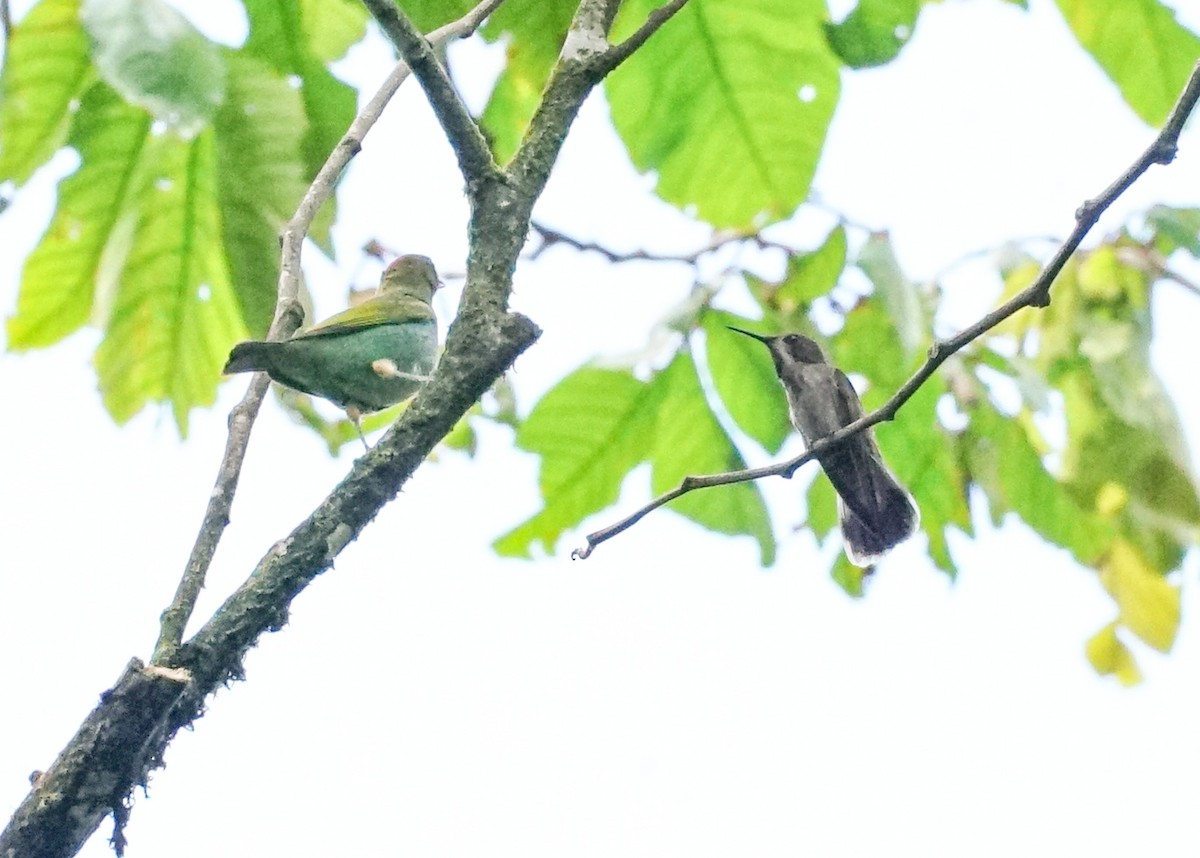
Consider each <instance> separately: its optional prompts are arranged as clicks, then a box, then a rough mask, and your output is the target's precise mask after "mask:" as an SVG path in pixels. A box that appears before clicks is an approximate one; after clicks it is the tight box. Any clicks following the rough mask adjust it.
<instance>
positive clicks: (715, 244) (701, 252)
mask: <svg viewBox="0 0 1200 858" xmlns="http://www.w3.org/2000/svg"><path fill="white" fill-rule="evenodd" d="M529 227H530V229H531V230H532V231H533V232H534V233H535V234H536V235H537V237H538V240H539V241H540V242H541V243H540V244H539V245H538V246H537V247H536V248H535V249H534V250H533V252H532V253H530V254H529V258H530V259H537V258H538V257H539V256H541V255H542V254H543V253H545V252H546V251H547V250H549V249H550V248H551V247H553V246H554V245H556V244H563V245H566V246H567V247H571V248H574V249H575V250H578V251H581V252H588V251H590V252H592V253H598V254H600V255H601V256H603V257H604V258H605V259H607V260H608V261H609V262H613V263H618V262H635V261H636V262H682V263H684V264H687V265H695V264H696V263H697V262H698V261H699V260H700V257H702V256H706V255H707V254H709V253H714V252H716V251H718V250H721V249H722V248H724V247H728V246H729V245H731V244H741V243H743V242H750V243H753V244H754V245H755V246H756V247H758V248H759V249H761V250H767V249H772V250H782V251H783V252H784V253H786V254H788V255H789V256H791V255H794V254H795V253H796V252H797V251H796V249H795V248H792V247H789V246H788V245H786V244H782V243H780V242H777V241H771V240H770V239H767V238H764V237H763V236H762V235H761V234H760V233H756V232H752V233H745V232H728V231H723V232H718V233H716V234H715V235H713V237H712V240H711V241H709V242H708V243H707V244H705V245H704V246H703V247H700V248H698V249H697V250H693V251H691V252H689V253H656V252H654V251H652V250H646V249H645V248H639V249H637V250H629V251H619V250H613V249H612V248H611V247H606V246H605V245H602V244H597V243H596V242H593V241H584V240H583V239H581V238H575V237H574V236H571V235H567V234H566V233H564V232H559V231H558V230H556V229H554V228H553V227H549V226H546V225H545V224H540V223H538V222H537V221H531V222H530V224H529Z"/></svg>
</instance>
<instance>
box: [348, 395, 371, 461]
mask: <svg viewBox="0 0 1200 858" xmlns="http://www.w3.org/2000/svg"><path fill="white" fill-rule="evenodd" d="M346 416H347V417H349V418H350V422H351V423H353V424H354V431H355V432H357V433H358V439H359V440H360V441H362V444H363V449H364V450H370V449H371V445H370V444H368V443H367V436H366V435H364V434H363V430H362V422H361V421H362V416H363V413H362V411H361V410H360V409H359V408H357V407H355V406H353V405H347V406H346Z"/></svg>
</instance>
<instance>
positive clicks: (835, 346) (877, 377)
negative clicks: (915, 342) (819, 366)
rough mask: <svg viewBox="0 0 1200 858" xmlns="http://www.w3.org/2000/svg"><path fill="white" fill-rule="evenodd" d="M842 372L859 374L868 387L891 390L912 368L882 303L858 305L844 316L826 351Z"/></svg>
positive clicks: (870, 302)
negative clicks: (869, 384) (862, 376)
mask: <svg viewBox="0 0 1200 858" xmlns="http://www.w3.org/2000/svg"><path fill="white" fill-rule="evenodd" d="M827 351H828V352H829V353H830V355H831V356H832V359H833V362H834V363H835V364H837V366H839V367H841V369H842V371H843V372H847V373H861V374H862V375H865V376H866V377H867V381H869V382H871V384H872V386H875V387H880V388H882V389H884V390H895V389H896V388H898V387H899V386H900V385H901V384H903V383H904V382H905V381H906V380H907V379H908V375H909V370H910V369H913V368H915V367H914V366H913V361H912V359H911V358H912V356H911V354H905V350H904V349H903V348H902V347H901V345H900V340H899V337H898V336H897V333H896V327H895V325H894V324H893V323H892V320H891V319H890V318H889V317H888V314H887V312H886V310H885V309H884V307H883V303H882V301H878V300H866V301H860V302H859V303H858V304H857V305H856V306H855V307H854V309H853V310H851V311H850V312H849V313H847V314H846V323H845V324H844V325H843V326H842V329H841V330H840V331H838V333H837V335H836V336H835V337H834V338H833V339H832V341H831V342H830V344H829V349H828V350H827Z"/></svg>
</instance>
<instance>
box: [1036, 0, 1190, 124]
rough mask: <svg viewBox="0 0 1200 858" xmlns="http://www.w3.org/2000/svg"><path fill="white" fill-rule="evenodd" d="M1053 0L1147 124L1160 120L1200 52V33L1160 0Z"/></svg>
mask: <svg viewBox="0 0 1200 858" xmlns="http://www.w3.org/2000/svg"><path fill="white" fill-rule="evenodd" d="M1057 2H1058V8H1059V11H1060V12H1062V16H1063V18H1064V19H1066V22H1067V26H1069V27H1070V28H1071V32H1073V33H1074V34H1075V38H1076V39H1078V40H1079V44H1080V45H1082V46H1083V48H1084V50H1086V51H1087V52H1088V53H1090V54H1091V55H1092V56H1093V57H1094V58H1095V60H1096V62H1097V63H1099V64H1100V67H1101V68H1102V69H1104V73H1105V74H1107V75H1108V76H1109V78H1110V79H1111V80H1112V82H1113V83H1115V84H1116V85H1117V88H1118V89H1119V90H1120V91H1121V96H1122V97H1123V98H1124V99H1125V102H1126V103H1127V104H1128V105H1129V106H1130V107H1132V108H1133V111H1134V113H1136V114H1137V115H1138V116H1139V117H1141V119H1142V121H1144V122H1146V123H1147V124H1149V125H1153V126H1159V125H1162V123H1163V121H1164V120H1165V119H1166V118H1167V113H1168V112H1169V111H1170V109H1171V106H1172V105H1173V104H1174V103H1175V99H1176V98H1178V97H1179V93H1180V92H1181V91H1182V90H1183V86H1184V84H1185V83H1186V82H1187V79H1188V76H1189V75H1190V74H1191V71H1192V66H1193V65H1194V64H1195V62H1196V59H1197V57H1200V38H1197V37H1196V35H1195V34H1194V33H1192V32H1191V31H1189V30H1187V29H1186V28H1185V27H1183V26H1182V25H1181V24H1180V23H1179V22H1178V21H1176V20H1175V13H1174V12H1172V11H1171V10H1170V9H1168V8H1167V7H1166V6H1164V5H1163V4H1162V3H1160V2H1158V0H1057ZM1133 46H1136V49H1132V50H1131V48H1132V47H1133Z"/></svg>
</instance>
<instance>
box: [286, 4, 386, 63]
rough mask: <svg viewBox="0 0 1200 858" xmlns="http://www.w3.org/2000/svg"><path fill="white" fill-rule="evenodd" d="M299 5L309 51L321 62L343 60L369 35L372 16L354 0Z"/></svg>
mask: <svg viewBox="0 0 1200 858" xmlns="http://www.w3.org/2000/svg"><path fill="white" fill-rule="evenodd" d="M299 6H300V20H301V21H303V22H304V35H305V37H306V40H307V42H308V46H309V49H310V50H311V51H312V53H313V56H314V57H316V58H317V59H318V60H320V61H321V62H325V63H330V62H334V61H335V60H340V59H341V58H342V57H343V56H345V55H346V51H348V50H350V48H351V47H352V46H354V45H356V44H358V43H359V42H361V41H362V40H363V38H364V37H365V36H366V35H367V21H368V20H369V19H370V17H371V16H370V14H369V13H368V12H367V9H366V7H365V6H363V5H362V4H361V3H357V2H355V0H299Z"/></svg>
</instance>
